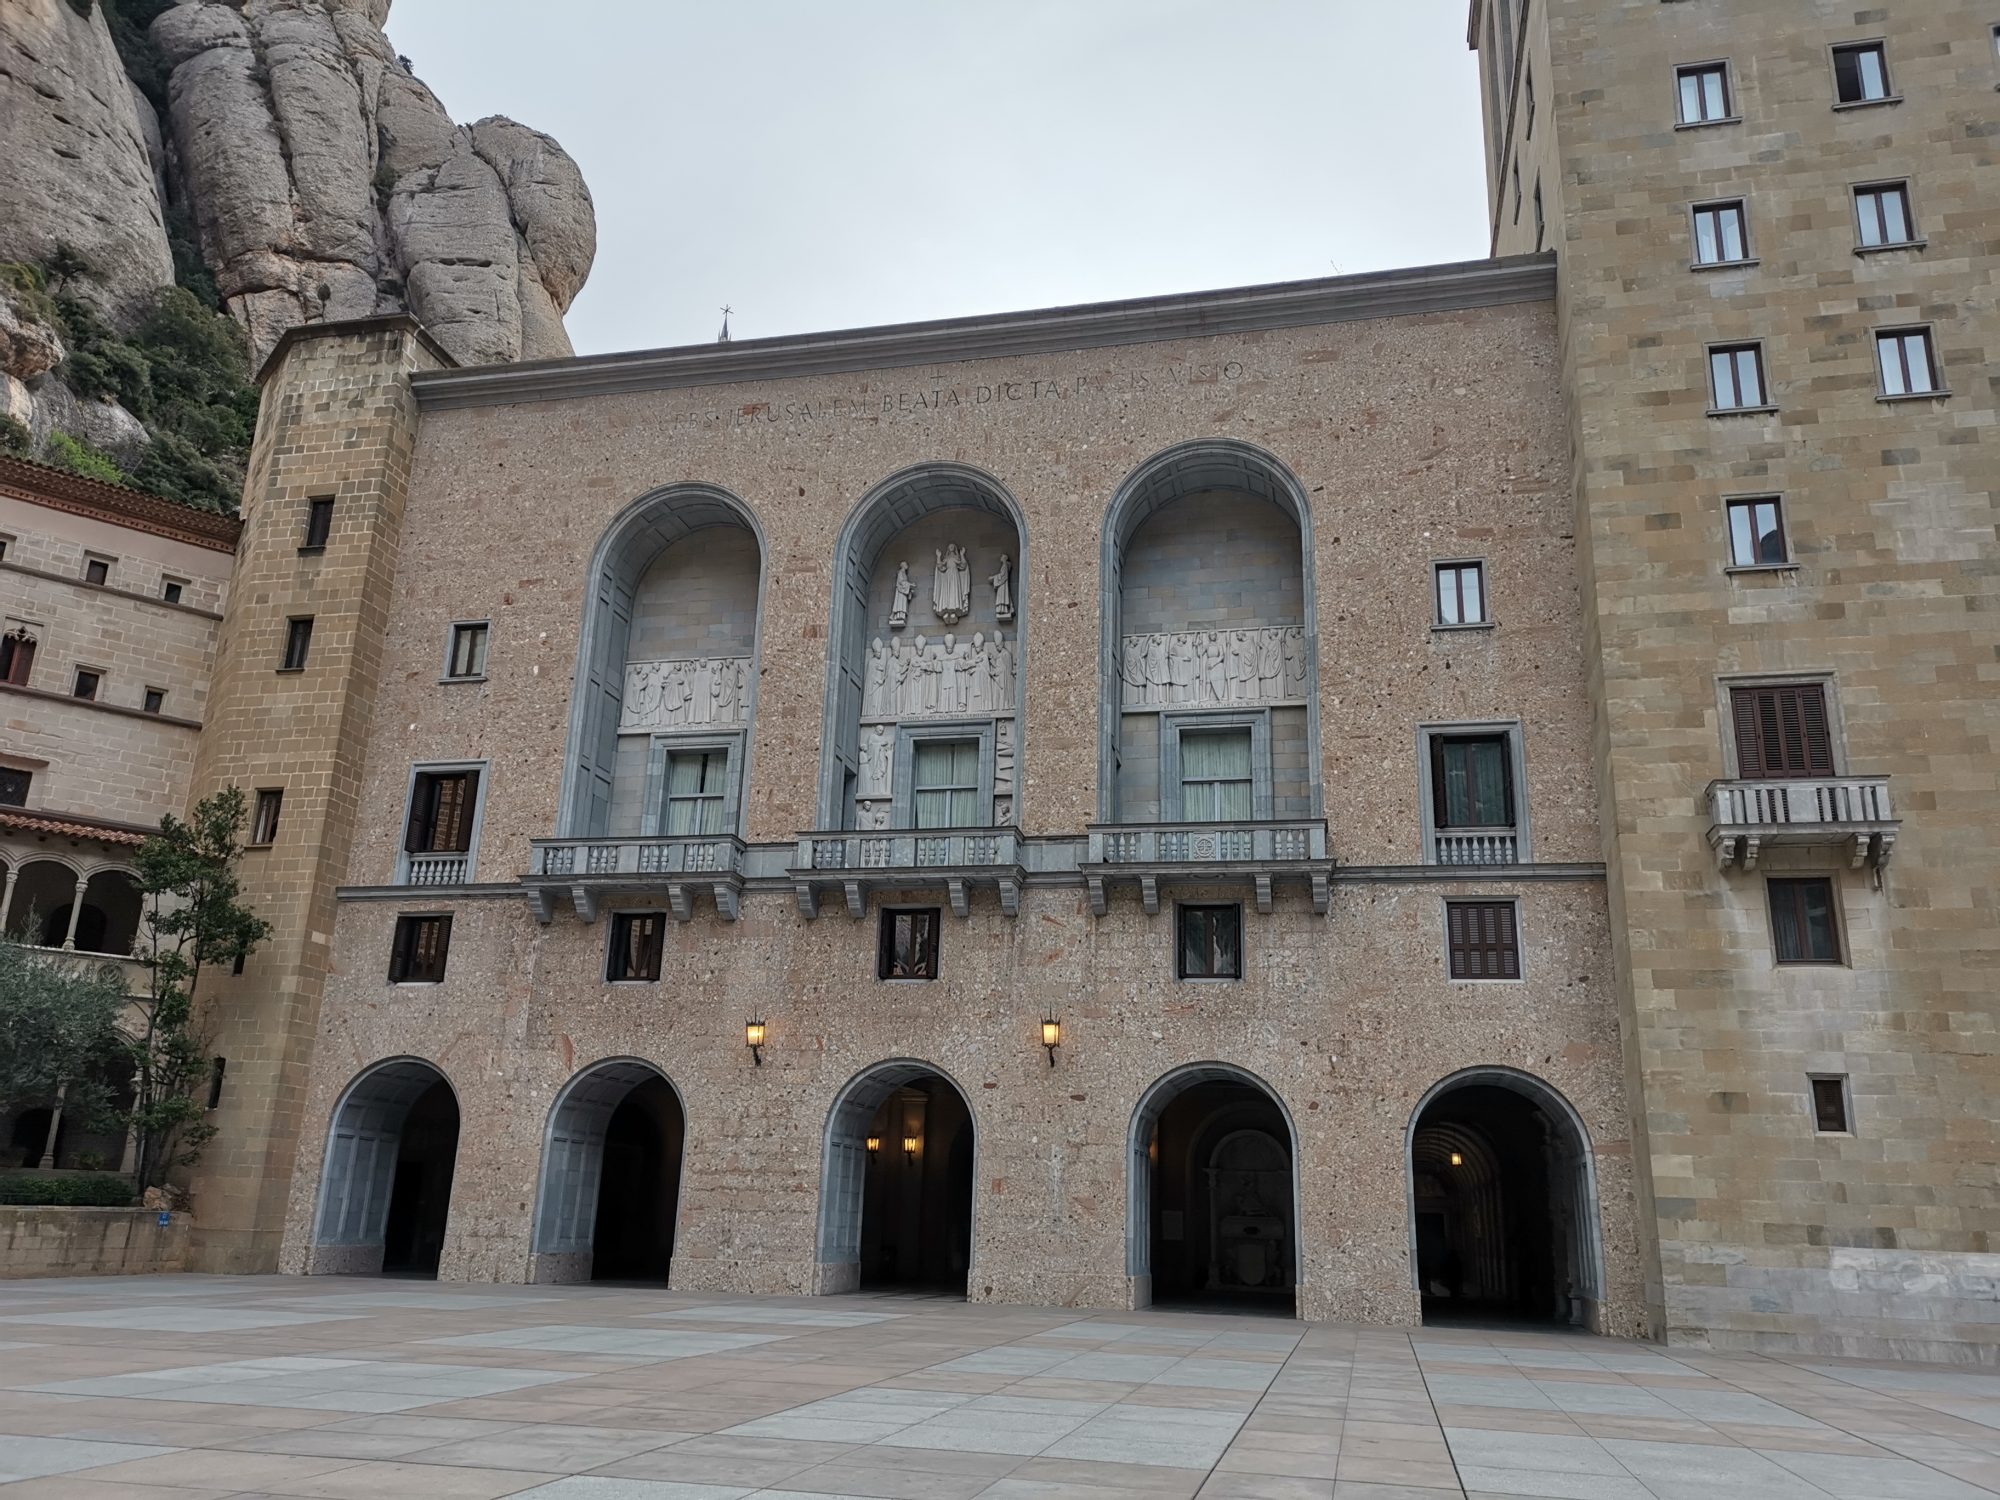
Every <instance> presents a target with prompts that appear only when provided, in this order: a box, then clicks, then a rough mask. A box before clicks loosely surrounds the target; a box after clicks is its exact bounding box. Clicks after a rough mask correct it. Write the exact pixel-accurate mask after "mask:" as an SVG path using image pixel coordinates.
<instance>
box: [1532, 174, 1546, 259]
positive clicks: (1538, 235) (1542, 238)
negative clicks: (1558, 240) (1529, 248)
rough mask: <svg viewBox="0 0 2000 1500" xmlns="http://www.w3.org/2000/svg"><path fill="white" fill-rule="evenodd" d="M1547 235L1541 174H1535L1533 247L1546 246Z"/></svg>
mask: <svg viewBox="0 0 2000 1500" xmlns="http://www.w3.org/2000/svg"><path fill="white" fill-rule="evenodd" d="M1548 237H1549V216H1548V209H1547V206H1546V205H1545V204H1544V203H1543V202H1542V174H1541V173H1539V172H1537V173H1536V174H1535V249H1536V250H1537V251H1540V250H1542V249H1544V248H1546V246H1547V244H1548Z"/></svg>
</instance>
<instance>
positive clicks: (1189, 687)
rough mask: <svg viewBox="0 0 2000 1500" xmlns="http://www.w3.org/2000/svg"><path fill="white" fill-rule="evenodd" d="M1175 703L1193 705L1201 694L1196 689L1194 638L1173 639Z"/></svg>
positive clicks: (1180, 636)
mask: <svg viewBox="0 0 2000 1500" xmlns="http://www.w3.org/2000/svg"><path fill="white" fill-rule="evenodd" d="M1173 653H1174V654H1173V661H1172V663H1171V666H1172V671H1173V688H1174V693H1173V700H1172V701H1173V702H1175V703H1192V702H1194V701H1195V699H1196V698H1197V697H1199V696H1200V694H1199V693H1198V692H1197V690H1196V688H1195V659H1194V658H1195V653H1194V636H1193V635H1191V634H1181V635H1176V636H1175V637H1174V638H1173Z"/></svg>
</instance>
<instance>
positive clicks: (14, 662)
mask: <svg viewBox="0 0 2000 1500" xmlns="http://www.w3.org/2000/svg"><path fill="white" fill-rule="evenodd" d="M34 666H35V638H34V637H33V636H31V635H29V634H28V632H27V631H25V630H14V631H9V632H8V633H7V634H6V635H4V636H0V682H4V683H7V684H8V685H9V686H11V687H26V686H27V685H28V674H29V673H30V672H32V671H33V670H34Z"/></svg>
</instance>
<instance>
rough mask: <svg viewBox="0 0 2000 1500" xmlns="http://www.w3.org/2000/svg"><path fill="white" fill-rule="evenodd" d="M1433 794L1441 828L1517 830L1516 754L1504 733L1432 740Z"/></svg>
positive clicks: (1444, 737) (1435, 810) (1433, 802)
mask: <svg viewBox="0 0 2000 1500" xmlns="http://www.w3.org/2000/svg"><path fill="white" fill-rule="evenodd" d="M1431 776H1432V784H1431V796H1432V799H1433V800H1432V807H1433V809H1434V815H1435V816H1436V818H1437V820H1438V827H1439V829H1440V830H1445V829H1453V828H1511V827H1513V826H1514V785H1513V781H1514V778H1513V769H1512V756H1511V755H1510V754H1509V753H1508V743H1507V736H1506V735H1504V734H1479V735H1451V736H1444V735H1440V736H1438V737H1437V738H1435V739H1433V740H1432V741H1431Z"/></svg>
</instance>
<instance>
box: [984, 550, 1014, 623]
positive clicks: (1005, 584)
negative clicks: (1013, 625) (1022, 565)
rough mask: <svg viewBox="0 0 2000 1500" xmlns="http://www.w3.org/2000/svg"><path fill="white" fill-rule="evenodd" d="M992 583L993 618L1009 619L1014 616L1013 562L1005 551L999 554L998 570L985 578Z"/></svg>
mask: <svg viewBox="0 0 2000 1500" xmlns="http://www.w3.org/2000/svg"><path fill="white" fill-rule="evenodd" d="M986 581H987V582H988V583H990V584H992V585H993V618H994V619H996V620H1002V621H1005V620H1011V619H1013V618H1014V564H1013V563H1012V562H1010V561H1009V560H1008V558H1007V554H1006V553H1004V552H1003V553H1001V554H1000V571H999V572H997V573H995V574H994V575H993V576H992V577H990V578H988V579H987V580H986Z"/></svg>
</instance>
